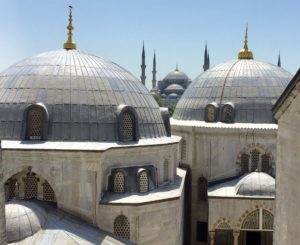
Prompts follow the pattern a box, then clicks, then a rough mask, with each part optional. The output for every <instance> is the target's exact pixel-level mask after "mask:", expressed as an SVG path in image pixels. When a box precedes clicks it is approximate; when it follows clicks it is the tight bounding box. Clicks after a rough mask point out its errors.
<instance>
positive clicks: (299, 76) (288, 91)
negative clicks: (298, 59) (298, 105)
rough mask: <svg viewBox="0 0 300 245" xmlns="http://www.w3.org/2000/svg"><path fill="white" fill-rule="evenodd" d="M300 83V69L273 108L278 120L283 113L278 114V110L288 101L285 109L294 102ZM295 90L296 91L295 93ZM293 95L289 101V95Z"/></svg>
mask: <svg viewBox="0 0 300 245" xmlns="http://www.w3.org/2000/svg"><path fill="white" fill-rule="evenodd" d="M299 83H300V69H299V70H298V71H297V73H296V74H295V75H294V77H293V78H292V80H291V81H290V82H289V84H288V86H287V87H286V88H285V90H284V91H283V93H282V94H281V95H280V97H279V99H278V100H277V101H276V103H275V105H274V106H273V108H272V111H273V115H274V116H275V118H276V119H277V120H278V119H279V118H280V116H281V114H279V115H276V114H277V112H278V110H279V109H280V108H281V107H282V105H283V104H284V103H285V102H287V104H286V106H285V108H284V111H285V110H286V109H287V108H288V107H289V105H290V104H291V103H292V101H293V99H294V98H295V97H296V95H297V94H298V93H299V90H295V88H296V86H297V84H299ZM293 91H295V93H293ZM290 95H292V96H291V98H290V100H289V101H287V99H288V97H289V96H290Z"/></svg>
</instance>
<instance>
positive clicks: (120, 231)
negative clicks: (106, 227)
mask: <svg viewBox="0 0 300 245" xmlns="http://www.w3.org/2000/svg"><path fill="white" fill-rule="evenodd" d="M114 234H115V235H116V236H118V237H120V238H124V239H127V240H130V223H129V221H128V219H127V217H126V216H124V215H119V216H118V217H117V218H116V219H115V221H114Z"/></svg>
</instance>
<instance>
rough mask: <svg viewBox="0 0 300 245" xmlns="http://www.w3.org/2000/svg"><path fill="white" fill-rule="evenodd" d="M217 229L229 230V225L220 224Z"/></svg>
mask: <svg viewBox="0 0 300 245" xmlns="http://www.w3.org/2000/svg"><path fill="white" fill-rule="evenodd" d="M217 229H219V230H230V229H231V228H230V225H229V224H228V223H226V222H222V223H221V224H219V225H218V227H217Z"/></svg>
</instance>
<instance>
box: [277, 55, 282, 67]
mask: <svg viewBox="0 0 300 245" xmlns="http://www.w3.org/2000/svg"><path fill="white" fill-rule="evenodd" d="M277 66H278V67H281V58H280V52H279V55H278V61H277Z"/></svg>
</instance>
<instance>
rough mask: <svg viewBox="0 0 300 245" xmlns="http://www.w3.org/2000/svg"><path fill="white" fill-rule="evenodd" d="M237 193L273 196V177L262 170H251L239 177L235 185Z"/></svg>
mask: <svg viewBox="0 0 300 245" xmlns="http://www.w3.org/2000/svg"><path fill="white" fill-rule="evenodd" d="M236 191H237V195H242V196H272V197H274V196H275V179H274V178H273V177H272V176H270V175H268V174H266V173H263V172H253V173H250V174H247V175H245V176H244V177H242V178H241V180H240V181H239V182H238V184H237V186H236Z"/></svg>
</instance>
